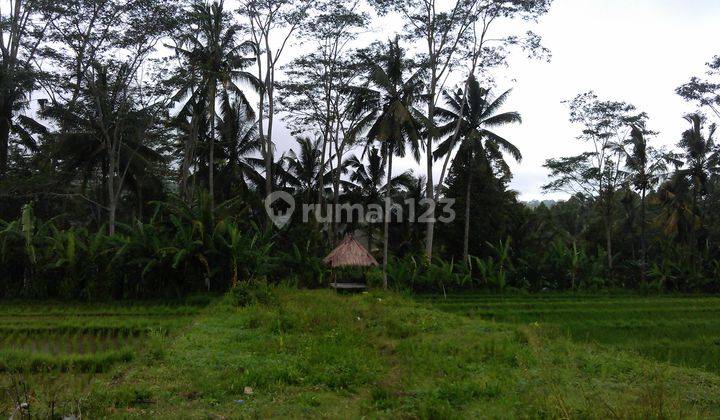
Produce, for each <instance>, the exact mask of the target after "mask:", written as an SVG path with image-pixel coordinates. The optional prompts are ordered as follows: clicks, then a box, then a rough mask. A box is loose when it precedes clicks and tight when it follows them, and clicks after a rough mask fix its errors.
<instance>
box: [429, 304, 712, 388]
mask: <svg viewBox="0 0 720 420" xmlns="http://www.w3.org/2000/svg"><path fill="white" fill-rule="evenodd" d="M421 300H422V301H427V302H431V303H432V304H433V305H434V306H435V307H437V308H440V309H443V310H445V311H448V312H453V313H461V314H464V315H468V316H471V317H479V318H483V319H489V320H494V321H496V322H499V323H511V324H532V325H534V326H540V327H541V328H543V329H545V330H546V331H548V333H550V334H560V335H564V336H566V337H569V338H571V339H572V340H574V341H577V342H581V343H588V344H590V345H595V346H601V347H612V348H616V349H621V350H626V351H628V352H631V353H636V354H639V355H641V356H643V357H646V358H649V359H653V360H657V361H661V362H668V363H670V364H673V365H677V366H683V367H691V368H698V369H702V370H705V371H709V372H712V373H716V374H717V373H720V298H718V297H698V296H690V297H685V296H678V297H639V296H597V295H594V296H588V295H533V296H498V295H482V294H474V295H473V294H469V295H468V294H465V295H448V297H447V298H444V297H443V296H425V297H422V298H421Z"/></svg>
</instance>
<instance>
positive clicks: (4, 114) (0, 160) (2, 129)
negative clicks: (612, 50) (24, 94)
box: [0, 107, 11, 180]
mask: <svg viewBox="0 0 720 420" xmlns="http://www.w3.org/2000/svg"><path fill="white" fill-rule="evenodd" d="M10 118H11V115H10V110H9V109H8V108H7V107H4V108H3V109H2V111H0V180H3V179H4V178H5V175H7V171H8V156H9V150H10Z"/></svg>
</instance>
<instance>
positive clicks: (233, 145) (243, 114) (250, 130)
mask: <svg viewBox="0 0 720 420" xmlns="http://www.w3.org/2000/svg"><path fill="white" fill-rule="evenodd" d="M220 114H221V116H220V118H218V121H217V126H218V131H219V133H220V141H219V143H218V146H220V156H219V158H220V159H219V160H220V161H221V162H223V163H222V166H221V167H220V168H219V170H218V171H217V172H218V174H219V175H220V178H221V181H220V182H221V187H220V190H221V191H224V192H225V193H224V195H225V197H224V198H223V199H224V200H228V199H230V198H231V197H233V196H234V195H236V194H238V193H240V194H246V193H247V192H248V185H247V179H248V178H249V177H250V176H252V175H253V173H254V169H253V165H252V163H251V162H250V160H249V158H250V157H251V155H252V154H254V153H255V152H257V151H259V150H260V138H259V136H258V128H257V121H256V120H255V112H254V111H253V110H252V108H250V109H247V108H246V107H245V106H244V104H243V103H242V102H240V101H237V100H235V101H233V100H232V99H231V98H230V95H229V94H228V93H227V91H225V92H223V93H222V99H221V102H220Z"/></svg>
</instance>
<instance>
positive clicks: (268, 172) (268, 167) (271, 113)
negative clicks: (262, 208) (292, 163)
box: [260, 51, 275, 194]
mask: <svg viewBox="0 0 720 420" xmlns="http://www.w3.org/2000/svg"><path fill="white" fill-rule="evenodd" d="M268 54H270V52H269V51H268ZM271 62H272V60H268V72H267V76H266V80H265V89H266V90H267V101H268V118H267V120H268V127H267V139H266V143H267V146H266V152H267V153H266V155H265V177H266V179H265V190H266V191H265V193H266V194H271V193H272V190H273V173H272V165H273V140H272V132H273V120H274V118H275V101H274V98H273V80H274V76H273V72H272V71H271V65H270V64H269V63H271ZM260 124H262V121H260Z"/></svg>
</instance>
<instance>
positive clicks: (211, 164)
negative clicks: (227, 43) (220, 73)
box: [208, 82, 215, 214]
mask: <svg viewBox="0 0 720 420" xmlns="http://www.w3.org/2000/svg"><path fill="white" fill-rule="evenodd" d="M208 108H209V109H208V112H209V114H210V151H209V153H208V189H209V190H210V213H211V214H212V213H213V212H214V210H215V83H214V82H213V85H212V86H210V92H209V93H208Z"/></svg>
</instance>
